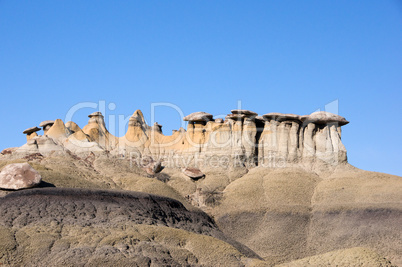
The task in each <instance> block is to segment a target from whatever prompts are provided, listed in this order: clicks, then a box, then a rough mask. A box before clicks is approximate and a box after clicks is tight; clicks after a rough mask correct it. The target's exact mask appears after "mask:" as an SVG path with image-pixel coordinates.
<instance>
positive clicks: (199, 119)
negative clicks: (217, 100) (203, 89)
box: [183, 111, 213, 122]
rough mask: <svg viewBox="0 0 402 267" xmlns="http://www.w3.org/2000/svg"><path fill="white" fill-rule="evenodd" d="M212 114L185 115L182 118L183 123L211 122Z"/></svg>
mask: <svg viewBox="0 0 402 267" xmlns="http://www.w3.org/2000/svg"><path fill="white" fill-rule="evenodd" d="M212 117H213V116H212V114H209V113H206V112H202V111H199V112H194V113H191V114H190V115H187V116H186V117H184V118H183V120H184V121H193V122H207V121H211V120H212Z"/></svg>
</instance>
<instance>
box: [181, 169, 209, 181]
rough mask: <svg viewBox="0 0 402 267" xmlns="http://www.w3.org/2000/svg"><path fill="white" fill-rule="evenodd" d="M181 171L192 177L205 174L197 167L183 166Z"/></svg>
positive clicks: (195, 177) (200, 176)
mask: <svg viewBox="0 0 402 267" xmlns="http://www.w3.org/2000/svg"><path fill="white" fill-rule="evenodd" d="M182 172H183V173H184V174H185V175H187V176H188V177H190V178H192V179H200V178H202V177H204V176H205V174H204V173H203V172H202V171H201V170H200V169H197V168H183V169H182Z"/></svg>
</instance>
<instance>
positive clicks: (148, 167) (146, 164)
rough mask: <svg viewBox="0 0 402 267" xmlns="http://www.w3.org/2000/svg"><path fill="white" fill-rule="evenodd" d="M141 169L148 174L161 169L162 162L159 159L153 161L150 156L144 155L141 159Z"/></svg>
mask: <svg viewBox="0 0 402 267" xmlns="http://www.w3.org/2000/svg"><path fill="white" fill-rule="evenodd" d="M141 165H142V166H143V170H144V171H146V172H147V173H148V174H150V175H154V174H155V173H158V172H161V171H162V170H163V166H162V162H161V161H160V160H157V161H155V160H154V159H153V158H151V157H146V158H143V159H142V160H141Z"/></svg>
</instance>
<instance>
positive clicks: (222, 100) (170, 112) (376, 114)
mask: <svg viewBox="0 0 402 267" xmlns="http://www.w3.org/2000/svg"><path fill="white" fill-rule="evenodd" d="M0 38H1V42H0V63H1V64H0V88H1V92H2V95H1V105H0V111H1V117H0V123H1V125H2V126H3V130H2V131H1V133H0V137H1V138H0V140H1V141H0V149H3V148H6V147H13V146H21V145H22V144H24V143H25V136H24V135H23V134H22V131H23V130H24V129H26V128H28V127H31V126H35V125H38V124H39V123H40V122H41V121H43V120H47V119H56V118H61V119H63V120H64V119H65V118H66V114H67V113H68V111H69V110H71V108H72V107H74V106H76V105H77V104H79V103H86V102H88V103H94V104H99V103H105V105H106V111H107V117H106V118H108V116H109V115H110V116H115V117H116V118H118V115H122V116H124V117H128V116H130V115H131V114H132V113H133V112H134V111H135V110H136V109H141V110H142V111H143V112H144V115H145V116H146V118H147V120H148V121H150V120H151V118H150V116H151V105H152V103H171V104H173V105H176V106H178V107H179V108H180V109H181V110H182V111H183V113H184V114H185V115H187V114H189V113H192V112H195V111H206V112H209V113H212V114H214V115H221V114H227V113H230V109H233V108H236V107H237V106H238V101H241V107H242V108H245V109H250V110H253V111H255V112H257V113H259V114H265V113H268V112H283V113H295V114H300V115H303V114H309V113H311V112H313V111H315V110H317V109H324V108H325V105H327V104H329V103H333V101H337V103H338V105H339V114H340V115H342V116H344V117H346V118H347V119H348V120H349V121H350V122H351V123H350V124H349V125H346V126H344V127H343V135H342V139H343V142H344V144H345V146H346V148H347V150H348V157H349V162H350V163H351V164H353V165H355V166H356V167H359V168H362V169H366V170H371V171H379V172H386V173H391V174H397V175H402V164H401V163H402V162H401V156H400V154H401V149H402V138H401V134H400V133H401V132H402V119H401V115H402V108H401V100H402V90H401V89H402V49H401V47H402V2H401V1H385V0H384V1H370V0H365V1H350V0H347V1H187V0H186V1H4V0H3V1H2V0H0ZM103 101H104V102H103ZM110 103H113V104H114V105H113V104H112V106H110V107H112V109H109V108H108V107H109V104H110ZM113 106H115V108H114V109H113ZM93 111H95V109H93V108H90V107H87V108H83V109H79V110H78V111H77V112H76V113H74V116H73V120H74V121H75V122H77V123H78V124H79V125H80V126H81V127H83V126H84V125H85V124H86V123H87V120H88V118H87V115H88V114H89V113H92V112H93ZM155 119H156V121H158V122H159V123H160V124H162V125H163V130H164V133H166V134H170V132H171V130H172V129H177V128H179V127H180V125H181V122H180V120H179V115H178V113H177V111H176V110H174V109H173V108H171V107H167V106H158V107H157V108H156V109H155ZM116 120H117V119H116ZM116 123H117V122H116ZM109 126H110V127H111V128H113V124H112V123H111V125H109ZM115 128H118V127H117V126H116V124H115ZM116 134H117V135H122V133H116Z"/></svg>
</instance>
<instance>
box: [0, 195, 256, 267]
mask: <svg viewBox="0 0 402 267" xmlns="http://www.w3.org/2000/svg"><path fill="white" fill-rule="evenodd" d="M0 215H1V216H0V228H2V229H10V227H12V228H13V229H29V228H33V229H35V228H36V229H39V228H45V227H46V226H50V227H52V226H56V225H60V224H62V225H63V228H64V227H66V228H69V227H70V228H76V229H81V228H82V230H84V227H85V229H92V228H96V229H103V230H102V231H104V230H106V229H115V230H116V233H118V235H119V236H120V238H121V240H120V242H122V243H123V244H124V245H125V244H126V243H125V242H124V237H123V236H124V235H127V234H128V232H127V231H124V229H127V228H130V227H136V226H135V225H144V226H146V225H152V226H154V227H164V228H162V229H165V228H172V229H180V230H183V231H186V232H189V233H193V234H199V235H203V236H205V238H207V239H209V238H210V237H213V238H215V239H218V240H221V241H223V242H221V243H222V245H223V244H224V243H226V244H227V245H229V246H232V247H233V249H234V250H238V254H239V256H240V255H241V254H243V255H245V256H247V257H252V258H258V256H257V255H256V254H255V253H253V252H252V251H251V250H250V249H248V248H247V247H245V246H242V245H241V244H239V243H237V242H235V241H233V240H231V239H230V238H227V237H226V236H225V235H224V234H223V233H222V232H221V231H220V230H219V229H218V227H217V226H216V225H215V223H214V221H213V220H212V219H211V218H210V217H209V216H208V215H207V214H205V213H204V212H202V211H200V210H198V211H195V210H194V211H188V210H187V209H186V208H185V207H184V206H183V205H182V204H181V203H180V202H179V201H176V200H174V199H170V198H166V197H161V196H156V195H150V194H145V193H140V192H128V191H102V190H88V189H58V188H47V189H32V190H29V191H21V192H16V193H12V194H9V195H7V196H6V197H4V198H0ZM122 227H124V228H122ZM117 229H120V231H117ZM159 229H161V228H159ZM122 230H123V231H122ZM155 230H156V229H155ZM63 235H65V233H64V234H63ZM21 238H22V237H21ZM59 238H60V236H59V237H58V238H56V240H57V239H59ZM75 238H77V237H75ZM120 238H118V239H120ZM161 238H175V237H174V236H173V235H171V234H170V235H169V234H166V235H165V236H162V237H161ZM0 244H1V242H0ZM60 245H61V244H60ZM127 245H129V246H132V245H134V244H127ZM225 246H226V245H225ZM56 247H57V245H56ZM73 247H74V246H73ZM116 247H117V248H118V249H119V246H116ZM120 248H121V246H120ZM123 248H124V247H123ZM25 249H27V248H25ZM59 249H62V247H60V248H59ZM66 249H67V251H66ZM126 249H128V248H126ZM143 249H144V250H147V251H149V252H151V251H152V247H149V248H145V247H144V248H143ZM42 252H43V251H42ZM73 252H74V250H73V248H71V247H70V248H66V247H65V248H64V249H63V253H73ZM99 253H100V256H104V254H105V251H104V252H99ZM90 254H92V253H90ZM91 256H92V255H91ZM126 256H128V255H126ZM159 256H161V255H159ZM36 257H37V256H36ZM42 257H43V256H42ZM119 257H123V256H122V255H119ZM9 260H12V259H9ZM137 261H138V259H137ZM133 262H134V261H133Z"/></svg>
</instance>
